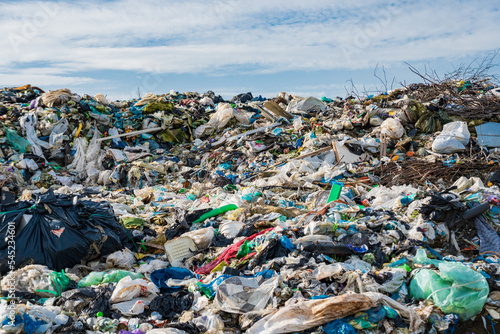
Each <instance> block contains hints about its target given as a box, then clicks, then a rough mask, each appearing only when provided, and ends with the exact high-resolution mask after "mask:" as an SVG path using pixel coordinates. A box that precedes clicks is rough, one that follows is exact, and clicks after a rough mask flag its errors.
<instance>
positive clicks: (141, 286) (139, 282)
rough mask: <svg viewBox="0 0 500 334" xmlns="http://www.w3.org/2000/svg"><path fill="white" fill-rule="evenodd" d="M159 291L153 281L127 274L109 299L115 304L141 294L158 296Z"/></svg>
mask: <svg viewBox="0 0 500 334" xmlns="http://www.w3.org/2000/svg"><path fill="white" fill-rule="evenodd" d="M158 292H159V290H158V288H157V287H156V285H154V284H153V283H152V282H148V281H146V280H143V279H132V278H130V276H127V277H124V278H122V279H121V280H120V281H119V282H118V284H117V285H116V288H115V290H114V291H113V294H112V295H111V298H110V299H109V301H110V302H111V303H113V304H114V303H120V302H125V301H128V300H132V299H134V298H136V297H139V296H144V297H148V296H157V295H158Z"/></svg>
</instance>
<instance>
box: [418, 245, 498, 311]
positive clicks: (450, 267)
mask: <svg viewBox="0 0 500 334" xmlns="http://www.w3.org/2000/svg"><path fill="white" fill-rule="evenodd" d="M418 255H419V254H418V253H417V256H418ZM420 255H421V254H420ZM417 256H416V258H417ZM430 261H432V262H439V264H438V268H439V273H436V272H435V271H433V270H429V269H422V270H420V271H419V272H418V273H417V274H416V275H415V276H414V278H413V279H412V281H411V283H410V296H411V297H413V298H416V299H428V298H430V299H432V300H433V301H434V304H435V305H436V306H437V307H439V308H440V309H441V310H442V311H443V312H444V313H446V314H450V313H454V314H457V315H458V316H459V317H460V319H461V320H468V319H470V318H472V317H474V316H475V315H477V314H478V313H479V312H481V310H482V309H483V306H484V303H485V302H486V298H488V294H489V293H490V289H489V287H488V283H487V282H486V279H485V278H484V276H483V275H481V274H480V273H478V272H476V271H474V270H472V269H470V268H468V267H466V266H464V265H463V264H461V263H456V262H445V261H436V260H430Z"/></svg>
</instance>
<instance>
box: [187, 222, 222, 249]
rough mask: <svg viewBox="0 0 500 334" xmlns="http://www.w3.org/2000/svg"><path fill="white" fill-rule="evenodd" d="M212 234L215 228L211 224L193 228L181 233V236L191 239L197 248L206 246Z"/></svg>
mask: <svg viewBox="0 0 500 334" xmlns="http://www.w3.org/2000/svg"><path fill="white" fill-rule="evenodd" d="M214 236H215V230H214V228H213V227H212V226H209V227H206V228H202V229H198V230H194V231H191V232H186V233H184V234H183V235H181V237H189V238H191V239H193V241H194V243H195V244H196V247H198V249H205V248H207V247H208V246H209V245H210V243H211V242H212V239H213V238H214Z"/></svg>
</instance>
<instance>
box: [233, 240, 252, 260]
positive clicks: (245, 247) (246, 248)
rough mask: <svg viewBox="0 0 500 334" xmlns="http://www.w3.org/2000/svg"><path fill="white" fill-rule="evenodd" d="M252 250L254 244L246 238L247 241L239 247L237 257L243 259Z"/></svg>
mask: <svg viewBox="0 0 500 334" xmlns="http://www.w3.org/2000/svg"><path fill="white" fill-rule="evenodd" d="M251 251H252V244H251V243H250V242H249V241H248V240H245V242H244V243H243V244H241V246H240V248H239V249H238V253H236V258H237V259H242V258H244V257H245V256H247V255H248V254H249V253H250V252H251Z"/></svg>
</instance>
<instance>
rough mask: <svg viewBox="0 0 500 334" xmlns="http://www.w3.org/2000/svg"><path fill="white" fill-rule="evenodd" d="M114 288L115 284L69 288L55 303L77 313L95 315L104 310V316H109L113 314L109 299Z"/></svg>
mask: <svg viewBox="0 0 500 334" xmlns="http://www.w3.org/2000/svg"><path fill="white" fill-rule="evenodd" d="M113 290H114V286H113V284H104V285H101V286H99V287H96V288H94V287H84V288H81V289H73V290H68V291H65V292H63V293H62V294H61V296H60V297H59V298H57V300H56V302H55V305H56V306H61V307H62V308H63V309H64V310H66V311H70V312H75V313H77V314H83V315H86V316H91V317H95V316H96V314H97V312H102V314H103V316H105V317H109V316H110V315H111V303H110V302H109V299H110V298H111V295H112V294H113Z"/></svg>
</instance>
